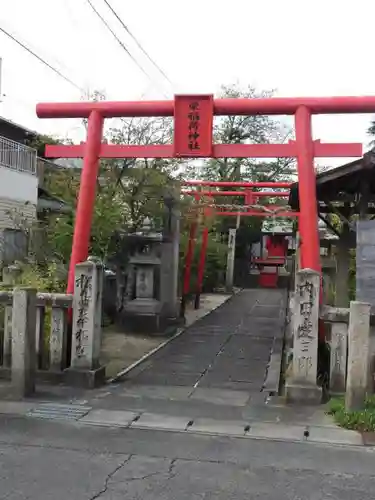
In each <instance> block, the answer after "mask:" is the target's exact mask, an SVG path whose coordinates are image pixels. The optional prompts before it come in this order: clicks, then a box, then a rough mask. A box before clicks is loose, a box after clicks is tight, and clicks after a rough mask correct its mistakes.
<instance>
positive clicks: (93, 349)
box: [72, 261, 103, 370]
mask: <svg viewBox="0 0 375 500" xmlns="http://www.w3.org/2000/svg"><path fill="white" fill-rule="evenodd" d="M102 283H103V266H102V265H101V264H98V263H96V262H93V261H87V262H82V263H81V264H77V266H76V271H75V283H74V298H73V338H72V368H73V369H84V370H95V369H97V368H98V367H99V356H100V347H101V318H102Z"/></svg>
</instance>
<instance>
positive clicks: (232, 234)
mask: <svg viewBox="0 0 375 500" xmlns="http://www.w3.org/2000/svg"><path fill="white" fill-rule="evenodd" d="M236 232H237V229H235V228H231V229H229V235H228V254H227V272H226V275H225V287H226V289H227V292H232V289H233V272H234V258H235V255H236Z"/></svg>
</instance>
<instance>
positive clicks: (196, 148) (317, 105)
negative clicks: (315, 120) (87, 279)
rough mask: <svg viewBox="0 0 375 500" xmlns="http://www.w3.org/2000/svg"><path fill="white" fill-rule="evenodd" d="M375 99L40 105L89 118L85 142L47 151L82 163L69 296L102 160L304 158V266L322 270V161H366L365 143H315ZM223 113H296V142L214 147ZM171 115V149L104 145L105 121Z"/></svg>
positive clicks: (206, 98) (369, 109)
mask: <svg viewBox="0 0 375 500" xmlns="http://www.w3.org/2000/svg"><path fill="white" fill-rule="evenodd" d="M374 112H375V96H369V97H318V98H276V97H275V98H259V99H243V98H241V99H214V98H213V96H212V95H176V96H175V98H174V100H170V101H142V102H106V101H100V102H75V103H41V104H38V105H37V115H38V116H39V117H40V118H86V119H87V120H88V127H87V139H86V142H85V143H83V144H79V145H72V146H66V145H55V146H47V147H46V156H47V157H49V158H77V157H78V158H79V157H81V158H83V160H84V161H83V170H82V176H81V185H80V191H79V199H78V205H77V212H76V222H75V229H74V237H73V248H72V255H71V261H70V269H69V281H68V292H72V291H73V288H74V268H75V265H76V264H77V263H78V262H81V261H84V260H85V259H86V258H87V256H88V248H89V238H90V231H91V222H92V214H93V207H94V203H95V192H96V178H97V175H98V169H99V159H100V158H129V157H131V158H173V157H179V158H209V157H211V158H228V157H235V158H245V157H253V158H277V157H294V158H296V159H297V169H298V181H299V182H298V190H299V204H300V207H299V233H300V237H301V267H302V268H312V269H315V270H317V271H320V252H319V236H318V229H317V223H318V222H317V221H318V214H317V203H316V187H315V170H314V158H315V157H360V156H361V155H362V144H353V143H349V144H325V143H321V142H320V141H316V140H313V137H312V125H311V120H312V116H313V115H316V114H337V113H338V114H339V113H374ZM215 115H216V116H222V115H232V116H234V115H292V116H294V121H295V140H293V141H289V142H288V143H286V144H214V143H213V133H212V131H213V117H214V116H215ZM148 116H149V117H152V116H170V117H173V118H174V142H173V144H170V145H147V146H138V145H114V144H105V143H103V142H102V135H103V123H104V120H105V119H106V118H112V117H148Z"/></svg>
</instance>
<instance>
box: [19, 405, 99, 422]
mask: <svg viewBox="0 0 375 500" xmlns="http://www.w3.org/2000/svg"><path fill="white" fill-rule="evenodd" d="M90 410H91V408H90V407H88V406H82V405H69V404H67V405H63V404H56V403H42V404H40V405H38V406H37V407H36V408H33V409H32V410H30V411H29V412H28V413H27V416H28V417H34V418H45V419H50V420H55V419H59V420H79V419H80V418H82V417H84V416H85V415H87V414H88V412H89V411H90Z"/></svg>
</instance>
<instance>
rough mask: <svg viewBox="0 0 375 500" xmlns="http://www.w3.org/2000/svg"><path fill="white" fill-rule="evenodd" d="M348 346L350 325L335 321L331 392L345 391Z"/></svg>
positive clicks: (332, 327)
mask: <svg viewBox="0 0 375 500" xmlns="http://www.w3.org/2000/svg"><path fill="white" fill-rule="evenodd" d="M347 348H348V325H347V324H346V323H333V324H332V326H331V359H330V377H329V389H330V392H331V393H344V392H345V387H346V365H347Z"/></svg>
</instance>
